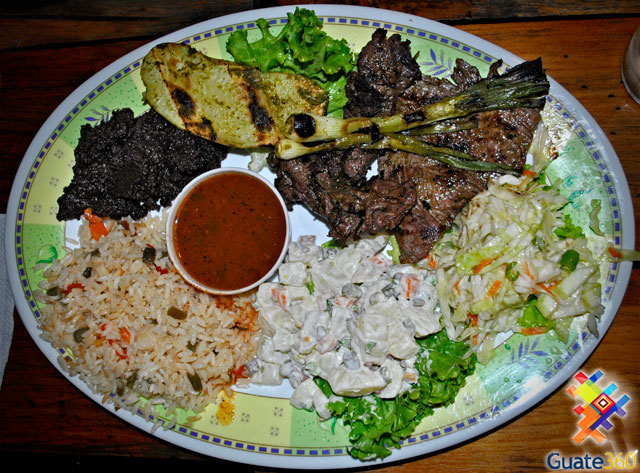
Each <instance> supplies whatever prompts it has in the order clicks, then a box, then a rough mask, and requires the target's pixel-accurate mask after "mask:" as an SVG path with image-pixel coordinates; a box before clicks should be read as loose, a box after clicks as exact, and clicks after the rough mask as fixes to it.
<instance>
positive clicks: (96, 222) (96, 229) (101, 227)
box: [84, 208, 109, 240]
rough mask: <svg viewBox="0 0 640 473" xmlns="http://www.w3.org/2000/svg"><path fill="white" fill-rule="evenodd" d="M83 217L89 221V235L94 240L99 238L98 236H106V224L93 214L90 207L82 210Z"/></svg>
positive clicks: (107, 232) (107, 231)
mask: <svg viewBox="0 0 640 473" xmlns="http://www.w3.org/2000/svg"><path fill="white" fill-rule="evenodd" d="M84 217H85V218H86V219H87V220H88V221H89V231H90V232H91V237H92V238H93V239H94V240H99V239H100V237H103V236H107V235H108V234H109V230H107V226H106V225H105V224H104V222H103V221H102V219H101V218H100V217H98V216H97V215H94V214H93V212H92V211H91V208H87V209H85V210H84Z"/></svg>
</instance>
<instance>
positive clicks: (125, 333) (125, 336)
mask: <svg viewBox="0 0 640 473" xmlns="http://www.w3.org/2000/svg"><path fill="white" fill-rule="evenodd" d="M120 337H122V339H123V340H124V341H125V342H127V343H129V342H131V333H130V332H129V330H127V327H122V328H121V329H120Z"/></svg>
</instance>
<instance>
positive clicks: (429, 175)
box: [269, 29, 540, 263]
mask: <svg viewBox="0 0 640 473" xmlns="http://www.w3.org/2000/svg"><path fill="white" fill-rule="evenodd" d="M500 66H501V63H500V62H497V63H495V64H493V65H492V66H491V68H490V71H489V76H491V77H496V76H498V75H499V74H498V72H497V71H498V68H499V67H500ZM451 79H452V80H451V81H450V80H447V79H438V78H433V77H430V76H426V75H423V74H422V73H421V72H420V67H419V64H418V63H417V61H416V59H415V58H414V56H412V54H411V50H410V44H409V42H408V41H402V40H401V38H400V36H398V35H393V36H391V37H389V38H387V37H386V31H385V30H382V29H379V30H377V31H376V32H375V33H374V34H373V36H372V39H371V41H370V42H369V43H368V44H367V45H366V46H365V47H364V48H363V50H362V52H361V53H360V55H359V57H358V67H357V70H354V72H352V74H351V75H350V77H349V80H348V82H347V86H346V92H347V97H348V99H349V102H348V103H347V105H346V107H345V110H344V114H345V118H349V117H357V116H369V117H372V116H389V115H392V114H397V113H407V112H412V111H415V110H418V109H420V108H421V107H423V106H425V105H428V104H431V103H434V102H437V101H438V100H440V99H442V98H443V97H447V96H451V95H454V94H456V93H459V92H460V91H462V90H464V89H466V88H467V87H469V86H470V85H472V84H474V83H476V82H478V81H480V80H481V79H482V77H481V76H480V74H479V72H478V70H477V69H476V68H475V67H473V66H471V65H469V64H467V63H466V62H464V61H463V60H461V59H458V60H457V61H456V67H455V70H454V71H453V73H452V75H451ZM539 120H540V112H539V110H537V109H529V108H516V109H511V110H497V111H489V112H481V113H478V114H476V116H475V117H474V123H475V125H474V127H473V128H468V129H463V130H460V131H454V132H448V133H439V134H430V135H423V136H421V137H420V139H422V140H423V141H425V142H427V143H430V144H433V145H436V146H441V147H447V148H451V149H454V150H457V151H462V152H465V153H467V154H469V155H471V156H472V157H474V158H475V159H477V160H481V161H487V162H496V163H500V164H504V165H507V166H509V167H512V168H515V169H522V168H523V166H524V164H525V160H526V154H527V150H528V148H529V145H530V143H531V139H532V137H533V134H534V131H535V129H536V127H537V126H538V123H539ZM269 162H270V165H271V167H272V169H273V170H274V171H275V172H276V175H277V177H276V186H277V188H278V190H279V191H280V192H281V193H282V195H283V196H284V198H285V200H286V202H287V204H288V205H289V206H290V207H291V206H293V205H294V204H302V205H304V206H306V207H307V208H308V209H309V210H310V211H311V212H313V213H314V214H315V215H316V216H318V217H319V218H321V219H323V220H325V221H326V222H327V223H328V225H329V228H330V230H329V235H330V236H331V237H333V238H336V239H337V240H344V241H346V240H352V239H357V238H358V237H360V236H362V235H375V234H378V233H380V232H385V231H386V232H392V233H395V235H396V237H397V240H398V243H399V245H400V249H401V261H403V262H406V263H415V262H417V261H419V260H421V259H423V258H425V257H426V256H427V255H428V253H429V251H430V250H431V248H432V247H433V245H434V244H435V243H436V242H437V241H438V239H439V238H440V236H441V235H442V234H443V233H444V232H445V231H446V230H447V229H448V228H450V226H451V224H452V222H453V219H454V218H455V216H456V215H457V214H458V213H459V212H460V210H461V209H462V208H463V207H464V205H465V204H466V203H467V202H468V201H469V200H470V199H471V198H472V197H473V196H475V195H476V194H477V193H479V192H481V191H483V190H485V189H486V187H487V183H488V181H489V179H490V178H492V177H494V176H495V174H494V173H489V172H476V171H468V170H462V169H458V168H454V167H450V166H448V165H446V164H443V163H441V162H440V161H437V160H434V159H430V158H426V157H424V156H419V155H415V154H411V153H406V152H400V151H392V150H383V151H376V150H363V149H350V150H338V151H329V152H323V153H316V154H312V155H308V156H304V157H300V158H296V159H292V160H289V161H284V160H279V159H278V158H277V157H275V156H274V155H272V156H271V157H270V160H269ZM374 162H377V168H378V174H377V175H375V176H373V177H370V178H368V177H367V173H368V171H369V170H370V169H371V166H372V164H373V163H374Z"/></svg>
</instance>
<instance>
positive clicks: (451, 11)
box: [260, 0, 640, 22]
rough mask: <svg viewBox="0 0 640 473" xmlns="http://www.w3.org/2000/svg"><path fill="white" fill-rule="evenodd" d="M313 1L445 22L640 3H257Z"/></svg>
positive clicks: (583, 12) (626, 11) (615, 9)
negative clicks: (405, 14) (396, 12)
mask: <svg viewBox="0 0 640 473" xmlns="http://www.w3.org/2000/svg"><path fill="white" fill-rule="evenodd" d="M314 3H329V4H339V5H359V6H366V7H374V8H384V9H387V10H393V11H400V12H404V13H410V14H412V15H418V16H422V17H424V18H429V19H432V20H438V21H445V22H460V21H468V20H473V21H479V20H483V21H487V20H503V19H507V20H509V19H514V18H522V19H527V18H528V19H541V18H551V17H556V18H558V17H584V16H601V15H608V16H629V15H631V16H633V15H636V16H637V15H639V14H640V4H639V3H638V2H637V1H636V0H620V1H618V2H603V1H600V0H586V1H581V2H576V1H571V0H559V1H553V0H479V1H477V0H443V1H437V2H426V1H422V0H346V1H341V0H328V1H322V2H317V1H313V0H267V1H262V2H260V5H261V6H274V5H280V6H283V5H297V4H300V5H312V4H314Z"/></svg>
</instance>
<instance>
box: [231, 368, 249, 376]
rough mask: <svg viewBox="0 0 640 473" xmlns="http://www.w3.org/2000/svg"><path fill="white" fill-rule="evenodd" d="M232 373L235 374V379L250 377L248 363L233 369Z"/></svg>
mask: <svg viewBox="0 0 640 473" xmlns="http://www.w3.org/2000/svg"><path fill="white" fill-rule="evenodd" d="M231 374H232V375H233V378H234V379H238V378H248V377H249V373H248V371H247V365H242V366H241V367H240V368H238V369H235V370H231Z"/></svg>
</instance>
